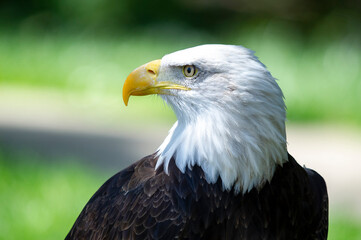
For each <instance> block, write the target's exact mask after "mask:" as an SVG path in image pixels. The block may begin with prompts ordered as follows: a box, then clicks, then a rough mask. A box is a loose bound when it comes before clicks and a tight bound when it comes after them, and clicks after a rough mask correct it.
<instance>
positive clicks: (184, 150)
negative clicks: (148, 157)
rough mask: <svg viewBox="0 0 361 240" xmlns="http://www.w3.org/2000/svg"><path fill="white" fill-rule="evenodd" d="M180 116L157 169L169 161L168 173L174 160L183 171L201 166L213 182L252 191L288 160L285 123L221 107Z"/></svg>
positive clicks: (165, 141) (170, 132) (161, 152)
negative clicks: (237, 114) (189, 115)
mask: <svg viewBox="0 0 361 240" xmlns="http://www.w3.org/2000/svg"><path fill="white" fill-rule="evenodd" d="M178 119H179V121H177V122H176V123H175V124H174V125H173V127H172V128H171V130H170V131H169V134H168V136H167V138H166V139H165V140H164V142H163V143H162V145H161V146H160V147H159V148H158V151H157V155H158V156H159V158H158V162H157V165H156V168H158V167H160V166H162V165H163V167H164V170H165V172H166V173H168V164H169V161H170V160H171V159H172V158H174V160H175V163H176V165H177V167H178V168H179V169H180V171H181V172H183V173H184V172H185V171H186V168H189V169H192V168H193V166H195V165H197V166H200V167H201V168H202V170H203V171H204V173H205V178H206V180H207V182H208V183H215V182H217V180H218V178H221V180H222V185H223V188H224V190H228V191H229V190H230V189H232V188H234V189H235V191H236V192H242V193H246V192H248V191H250V190H251V189H252V188H254V187H257V188H260V187H261V186H263V184H264V183H266V182H267V181H270V180H271V179H272V176H273V174H274V172H275V169H276V166H277V165H282V164H283V162H285V161H287V148H286V136H285V129H284V123H283V124H282V123H281V124H278V122H277V121H269V122H266V123H265V122H264V121H268V120H267V119H257V120H255V119H250V118H249V117H247V116H241V115H240V116H237V118H235V116H234V115H232V116H229V115H228V114H227V113H224V112H221V111H216V110H213V111H206V112H204V113H202V114H198V115H197V117H195V118H193V119H191V120H190V119H183V118H178ZM280 122H281V121H280ZM264 124H266V125H267V126H268V127H269V128H270V129H267V128H265V126H263V125H264ZM260 129H263V130H262V131H260Z"/></svg>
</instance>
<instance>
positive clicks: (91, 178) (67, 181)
mask: <svg viewBox="0 0 361 240" xmlns="http://www.w3.org/2000/svg"><path fill="white" fill-rule="evenodd" d="M74 162H76V161H74ZM74 162H73V163H71V164H70V163H69V162H67V163H66V162H64V160H63V159H58V161H53V162H52V163H49V161H45V160H44V159H39V158H37V157H35V156H28V155H26V154H22V155H21V154H18V155H13V154H5V153H4V152H2V153H1V154H0V176H1V181H0V192H1V194H0V204H1V206H2V207H1V211H0V223H1V224H0V239H8V240H12V239H23V240H27V239H64V237H65V236H66V234H67V233H68V231H69V230H70V228H71V226H72V225H73V223H74V222H75V220H76V218H77V217H78V215H79V214H80V211H81V210H82V208H83V207H84V205H85V204H86V203H87V201H88V200H89V199H90V197H91V196H92V195H93V194H94V193H95V191H96V190H97V189H98V188H99V187H100V186H101V184H103V183H104V182H105V180H106V179H107V178H109V177H110V176H111V175H112V174H111V173H105V172H95V171H94V170H91V169H88V168H86V167H84V166H80V165H76V164H74ZM331 210H332V211H334V210H333V209H331ZM360 238H361V223H360V222H359V221H357V220H354V219H352V218H348V217H347V216H345V215H337V214H336V215H335V214H334V213H331V218H330V231H329V239H330V240H333V239H335V240H336V239H348V240H354V239H355V240H356V239H360Z"/></svg>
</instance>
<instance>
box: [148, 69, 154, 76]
mask: <svg viewBox="0 0 361 240" xmlns="http://www.w3.org/2000/svg"><path fill="white" fill-rule="evenodd" d="M147 71H148V73H150V74H153V75H155V72H154V71H153V70H152V69H148V70H147Z"/></svg>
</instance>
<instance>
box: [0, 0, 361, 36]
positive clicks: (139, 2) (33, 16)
mask: <svg viewBox="0 0 361 240" xmlns="http://www.w3.org/2000/svg"><path fill="white" fill-rule="evenodd" d="M335 11H336V12H341V13H342V12H343V13H346V14H347V15H349V14H352V15H354V17H355V18H356V17H358V19H360V16H358V13H359V12H360V11H361V3H360V1H357V0H344V1H342V2H341V1H327V0H319V1H312V0H302V1H301V0H278V1H268V0H258V1H251V0H211V1H206V0H195V1H194V0H192V1H191V0H169V1H165V0H153V1H144V0H122V1H117V0H78V1H72V0H2V1H1V2H0V16H1V17H0V21H1V22H0V23H2V24H3V25H9V26H12V27H15V28H16V27H20V28H31V29H33V30H34V29H37V30H46V31H49V30H50V31H51V30H54V29H55V30H56V29H58V28H63V27H65V28H68V29H73V30H86V31H95V32H99V31H101V32H104V31H107V32H113V31H119V29H126V30H131V29H133V28H144V27H146V26H152V25H164V24H169V23H171V24H174V25H183V26H186V27H187V28H189V27H191V28H198V29H199V28H202V29H204V30H206V31H219V30H220V29H222V28H229V27H230V26H233V27H234V26H247V25H248V23H249V21H252V20H254V19H278V20H287V21H291V22H293V23H295V24H296V26H297V28H301V29H303V30H304V31H305V33H307V31H308V30H309V29H312V27H313V25H314V24H315V23H316V22H319V21H320V20H322V19H323V18H324V17H325V16H328V15H329V14H330V13H332V12H335Z"/></svg>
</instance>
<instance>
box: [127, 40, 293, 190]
mask: <svg viewBox="0 0 361 240" xmlns="http://www.w3.org/2000/svg"><path fill="white" fill-rule="evenodd" d="M149 94H158V95H160V96H161V97H162V98H163V99H164V101H165V102H166V103H167V104H168V105H170V106H171V107H172V109H173V110H174V112H175V114H176V116H177V119H178V121H177V122H176V123H175V124H174V126H173V127H172V129H171V130H170V132H169V135H168V136H167V138H166V139H165V140H164V142H163V143H162V144H161V146H160V147H159V149H158V151H157V154H158V156H159V158H158V162H157V165H156V168H159V167H164V169H165V171H166V172H168V164H169V161H170V159H172V158H173V159H174V160H175V163H176V165H177V167H178V168H179V169H180V170H181V171H182V172H184V171H185V169H186V168H187V167H188V168H190V169H191V168H192V167H193V166H194V165H198V166H200V167H201V168H202V169H203V171H204V173H205V177H206V180H207V181H208V182H209V183H215V182H216V181H217V180H218V178H219V177H220V178H221V180H222V184H223V187H224V189H225V190H231V189H232V188H233V189H234V191H235V192H237V193H238V192H243V193H245V192H247V191H249V190H251V189H252V188H254V187H257V188H258V187H261V186H262V185H263V184H264V183H265V182H266V181H270V180H271V178H272V176H273V173H274V171H275V168H276V166H277V165H278V164H280V165H281V164H282V163H283V162H285V161H287V146H286V133H285V118H286V111H285V104H284V101H283V94H282V91H281V89H280V88H279V86H278V84H277V82H276V81H275V79H274V78H273V77H272V75H271V74H270V72H269V71H268V70H267V69H266V67H265V65H263V64H262V63H261V62H260V61H259V60H258V58H257V57H255V56H254V53H253V52H252V51H251V50H249V49H247V48H244V47H242V46H233V45H220V44H212V45H202V46H197V47H193V48H188V49H185V50H181V51H177V52H174V53H171V54H168V55H165V56H164V57H163V58H162V59H161V60H155V61H152V62H150V63H147V64H145V65H143V66H140V67H139V68H137V69H135V70H134V71H133V72H132V73H131V74H130V75H129V76H128V77H127V79H126V81H125V83H124V87H123V100H124V103H125V105H127V104H128V100H129V97H130V96H131V95H135V96H142V95H149Z"/></svg>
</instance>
